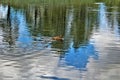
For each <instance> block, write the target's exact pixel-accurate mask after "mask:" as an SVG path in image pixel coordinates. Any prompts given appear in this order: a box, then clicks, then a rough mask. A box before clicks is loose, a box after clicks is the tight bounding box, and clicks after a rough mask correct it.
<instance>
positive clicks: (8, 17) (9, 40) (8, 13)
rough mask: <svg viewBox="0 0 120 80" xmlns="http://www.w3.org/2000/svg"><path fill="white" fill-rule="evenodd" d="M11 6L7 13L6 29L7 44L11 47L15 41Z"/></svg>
mask: <svg viewBox="0 0 120 80" xmlns="http://www.w3.org/2000/svg"><path fill="white" fill-rule="evenodd" d="M10 10H11V9H10V5H8V12H7V24H8V27H6V30H7V33H8V35H7V40H6V41H7V42H8V43H9V45H12V44H13V39H12V27H11V18H10Z"/></svg>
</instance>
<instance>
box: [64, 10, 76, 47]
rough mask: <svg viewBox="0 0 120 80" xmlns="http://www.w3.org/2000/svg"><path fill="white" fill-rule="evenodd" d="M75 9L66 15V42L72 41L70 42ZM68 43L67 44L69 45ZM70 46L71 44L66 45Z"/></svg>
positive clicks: (68, 11) (66, 45)
mask: <svg viewBox="0 0 120 80" xmlns="http://www.w3.org/2000/svg"><path fill="white" fill-rule="evenodd" d="M73 11H74V10H73V9H70V10H69V9H68V10H67V14H66V18H67V19H66V28H65V37H64V38H65V41H68V42H69V41H71V40H70V33H71V28H72V23H73V17H74V15H73ZM68 42H67V43H68ZM68 46H69V44H65V47H68Z"/></svg>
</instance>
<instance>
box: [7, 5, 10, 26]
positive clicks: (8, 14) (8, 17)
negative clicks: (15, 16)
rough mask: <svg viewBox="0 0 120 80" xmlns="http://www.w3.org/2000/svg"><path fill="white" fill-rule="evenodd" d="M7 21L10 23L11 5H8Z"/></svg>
mask: <svg viewBox="0 0 120 80" xmlns="http://www.w3.org/2000/svg"><path fill="white" fill-rule="evenodd" d="M7 22H8V24H9V25H10V5H8V12H7Z"/></svg>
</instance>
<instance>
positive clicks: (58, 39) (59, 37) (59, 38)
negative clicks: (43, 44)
mask: <svg viewBox="0 0 120 80" xmlns="http://www.w3.org/2000/svg"><path fill="white" fill-rule="evenodd" d="M52 40H56V41H63V40H64V38H63V37H62V35H59V36H54V37H52Z"/></svg>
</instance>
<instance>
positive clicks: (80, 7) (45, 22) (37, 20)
mask: <svg viewBox="0 0 120 80" xmlns="http://www.w3.org/2000/svg"><path fill="white" fill-rule="evenodd" d="M6 1H7V0H4V2H6ZM19 1H20V0H15V1H14V0H11V1H10V4H11V5H13V6H15V7H17V8H19V7H20V8H21V7H22V8H24V12H25V13H26V15H25V16H26V21H27V26H28V29H29V31H30V33H31V35H32V36H39V35H43V36H56V35H63V36H65V33H66V32H65V31H66V30H65V29H66V23H67V15H66V14H68V13H69V11H68V12H67V10H69V9H70V8H71V5H72V7H73V9H74V14H73V15H74V19H73V22H72V28H71V31H70V34H69V36H65V37H71V36H72V37H73V41H74V47H79V46H80V45H84V44H86V43H87V42H88V40H89V38H90V35H91V32H92V29H93V28H92V24H91V23H95V21H96V20H94V19H96V16H97V15H96V13H95V14H94V13H92V14H91V13H89V14H88V15H86V14H87V12H86V6H88V5H90V3H93V2H95V1H98V0H77V1H73V2H72V0H68V1H67V0H64V1H63V0H62V1H61V0H60V1H59V0H57V1H56V0H53V1H50V0H34V1H33V0H26V1H23V5H18V3H19ZM79 1H80V2H79ZM86 1H87V3H85V2H86ZM99 1H100V0H99ZM20 2H21V1H20ZM31 2H33V3H35V4H36V3H37V4H38V5H37V4H36V5H31V4H30V3H31ZM40 2H42V3H40ZM59 2H60V3H59ZM105 2H107V0H106V1H105ZM108 2H110V1H108ZM43 3H47V4H44V5H43ZM53 3H54V4H53ZM61 3H62V6H61ZM63 3H64V4H63ZM71 3H72V4H71ZM88 3H89V4H88ZM115 3H116V2H115ZM58 4H59V5H58ZM63 5H64V6H63ZM110 5H111V4H110ZM24 6H25V7H24ZM16 10H17V9H16ZM86 19H88V20H90V22H88V24H86ZM96 23H97V22H96ZM86 25H87V28H86ZM67 40H68V39H67ZM68 42H69V41H68ZM55 46H59V47H60V45H57V44H56V43H53V47H55ZM67 47H68V46H67ZM60 48H62V47H60Z"/></svg>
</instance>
